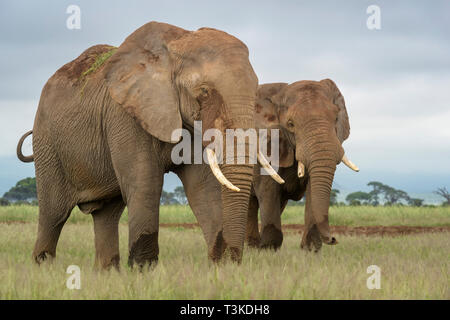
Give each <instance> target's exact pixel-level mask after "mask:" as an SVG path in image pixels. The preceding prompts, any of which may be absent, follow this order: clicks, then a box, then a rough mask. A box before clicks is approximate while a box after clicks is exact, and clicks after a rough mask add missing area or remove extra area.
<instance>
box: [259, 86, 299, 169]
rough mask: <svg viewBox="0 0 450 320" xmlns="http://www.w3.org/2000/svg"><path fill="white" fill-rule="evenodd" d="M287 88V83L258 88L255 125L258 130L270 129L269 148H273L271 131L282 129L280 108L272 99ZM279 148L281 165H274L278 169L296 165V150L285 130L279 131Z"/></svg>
mask: <svg viewBox="0 0 450 320" xmlns="http://www.w3.org/2000/svg"><path fill="white" fill-rule="evenodd" d="M286 86H287V83H268V84H263V85H260V86H259V88H258V93H257V99H256V108H255V109H256V110H255V125H256V128H258V129H268V132H267V133H268V148H270V146H271V141H270V129H279V128H280V118H279V109H280V106H278V105H277V104H276V103H275V102H274V101H273V99H272V98H273V97H274V96H275V95H277V94H278V93H279V92H280V91H281V89H283V88H284V87H286ZM279 146H280V149H279V153H278V155H279V163H274V165H276V166H277V167H290V166H291V165H292V164H293V163H294V150H293V148H292V147H291V145H290V144H289V141H288V139H287V137H286V136H285V134H284V132H283V130H280V131H279ZM269 152H270V151H269Z"/></svg>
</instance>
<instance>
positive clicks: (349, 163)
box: [342, 154, 359, 172]
mask: <svg viewBox="0 0 450 320" xmlns="http://www.w3.org/2000/svg"><path fill="white" fill-rule="evenodd" d="M342 162H343V163H344V164H345V165H346V166H347V167H349V168H350V169H352V170H354V171H356V172H358V171H359V168H358V167H357V166H356V164H354V163H353V162H351V161H350V160H349V159H348V158H347V156H346V155H345V154H344V156H343V157H342Z"/></svg>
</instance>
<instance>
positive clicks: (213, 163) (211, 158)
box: [206, 148, 241, 192]
mask: <svg viewBox="0 0 450 320" xmlns="http://www.w3.org/2000/svg"><path fill="white" fill-rule="evenodd" d="M206 155H207V156H208V162H209V166H210V167H211V171H212V173H213V174H214V176H215V177H216V178H217V180H219V182H220V183H221V184H222V185H224V186H225V187H227V188H228V189H230V190H233V191H237V192H239V191H241V189H239V188H238V187H236V186H235V185H233V184H232V183H231V182H230V181H228V179H227V178H226V177H225V176H224V175H223V173H222V170H220V168H219V164H218V163H217V158H216V154H215V153H214V150H212V149H210V148H206Z"/></svg>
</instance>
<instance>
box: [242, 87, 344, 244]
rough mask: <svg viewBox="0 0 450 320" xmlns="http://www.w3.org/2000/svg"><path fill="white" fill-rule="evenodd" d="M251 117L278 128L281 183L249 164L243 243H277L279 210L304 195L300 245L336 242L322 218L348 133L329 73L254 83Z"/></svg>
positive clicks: (341, 101) (279, 237)
mask: <svg viewBox="0 0 450 320" xmlns="http://www.w3.org/2000/svg"><path fill="white" fill-rule="evenodd" d="M255 119H256V120H255V121H256V127H257V128H280V129H281V130H280V149H279V154H280V163H279V166H280V169H279V171H278V173H279V175H280V176H281V177H282V178H283V179H284V180H285V184H282V185H280V184H277V183H276V182H275V181H273V180H272V179H271V177H269V176H267V175H261V174H260V167H259V165H257V166H255V169H254V170H255V171H254V181H253V188H252V195H251V197H250V204H249V213H248V223H247V241H248V243H249V245H250V246H254V247H261V248H273V249H277V248H279V247H280V246H281V244H282V242H283V234H282V232H281V214H282V212H283V210H284V208H285V206H286V204H287V202H288V200H300V199H301V198H302V197H303V196H305V195H306V206H305V232H304V234H303V238H302V242H301V247H302V248H304V249H308V250H313V249H314V250H315V251H318V250H320V248H321V246H322V243H323V242H325V243H326V244H336V243H337V241H336V239H335V238H334V237H332V236H331V234H330V228H329V224H328V208H329V203H330V191H331V186H332V183H333V178H334V172H335V170H336V165H337V164H339V162H340V161H341V159H342V156H343V154H344V150H343V148H342V142H343V141H344V140H345V139H347V138H348V136H349V133H350V126H349V121H348V115H347V111H346V107H345V103H344V98H343V97H342V95H341V93H340V92H339V89H338V88H337V87H336V85H335V84H334V82H333V81H331V80H329V79H326V80H322V81H299V82H295V83H292V84H290V85H288V84H287V83H270V84H264V85H260V87H259V90H258V93H257V102H256V115H255ZM298 161H301V162H302V163H303V164H304V165H305V168H306V174H305V176H304V177H303V178H299V177H298V175H297V168H298ZM258 208H259V209H260V214H261V235H260V233H259V230H258Z"/></svg>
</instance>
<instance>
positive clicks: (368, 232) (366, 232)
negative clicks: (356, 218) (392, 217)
mask: <svg viewBox="0 0 450 320" xmlns="http://www.w3.org/2000/svg"><path fill="white" fill-rule="evenodd" d="M283 229H284V230H286V231H288V232H299V233H302V232H303V231H304V229H305V226H304V225H301V224H288V225H284V226H283ZM432 232H450V226H448V227H419V226H417V227H416V226H365V227H349V226H331V233H334V234H343V235H349V236H361V235H362V236H392V237H395V236H404V235H408V234H417V233H432Z"/></svg>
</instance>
